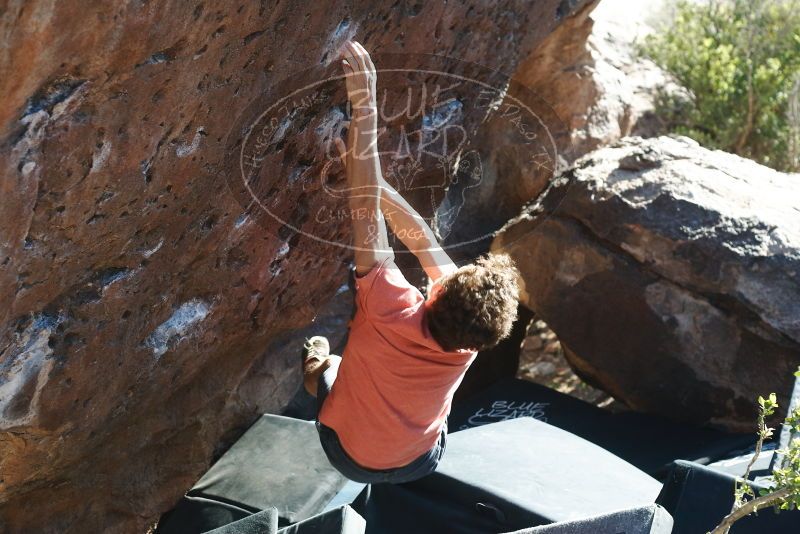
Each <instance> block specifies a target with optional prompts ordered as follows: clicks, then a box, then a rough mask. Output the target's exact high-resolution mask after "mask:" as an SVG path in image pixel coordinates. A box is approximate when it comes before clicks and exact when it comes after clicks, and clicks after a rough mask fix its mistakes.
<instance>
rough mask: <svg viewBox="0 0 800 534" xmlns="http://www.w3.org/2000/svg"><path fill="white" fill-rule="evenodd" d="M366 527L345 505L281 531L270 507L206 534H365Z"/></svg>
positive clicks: (273, 509) (358, 516)
mask: <svg viewBox="0 0 800 534" xmlns="http://www.w3.org/2000/svg"><path fill="white" fill-rule="evenodd" d="M365 527H366V523H364V518H362V517H361V516H360V515H358V513H356V511H355V510H353V509H352V508H350V507H349V506H342V507H339V508H335V509H333V510H329V511H327V512H325V513H322V514H317V515H315V516H314V517H310V518H308V519H306V520H304V521H300V522H299V523H296V524H294V525H291V526H288V527H285V528H282V529H280V530H278V511H277V510H276V509H275V508H270V509H268V510H264V511H263V512H259V513H257V514H253V515H251V516H249V517H246V518H244V519H240V520H239V521H236V522H235V523H231V524H229V525H225V526H224V527H220V528H217V529H214V530H210V531H208V532H207V533H206V534H364V528H365Z"/></svg>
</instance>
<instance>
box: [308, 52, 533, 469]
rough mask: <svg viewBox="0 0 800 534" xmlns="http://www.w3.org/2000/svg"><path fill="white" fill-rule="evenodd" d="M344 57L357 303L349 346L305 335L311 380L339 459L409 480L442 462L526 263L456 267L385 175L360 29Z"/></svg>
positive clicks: (507, 325) (486, 261) (321, 427)
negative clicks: (464, 383) (463, 391)
mask: <svg viewBox="0 0 800 534" xmlns="http://www.w3.org/2000/svg"><path fill="white" fill-rule="evenodd" d="M342 58H343V59H342V68H343V69H344V73H345V85H346V88H347V95H348V99H349V101H350V107H351V110H352V111H351V120H350V123H349V127H348V132H347V139H348V140H347V144H345V143H344V141H342V140H341V139H336V140H335V143H336V146H337V148H338V151H339V154H340V157H341V159H342V162H343V163H344V165H345V169H346V174H347V180H348V186H349V191H350V198H349V202H350V213H351V215H352V235H353V240H354V241H353V248H354V250H355V275H354V276H355V287H356V313H355V315H354V317H353V319H352V320H351V321H350V325H349V327H350V333H349V338H348V342H347V345H346V346H345V348H344V351H343V357H339V356H336V355H332V354H330V347H329V344H328V341H327V340H326V339H325V338H324V337H321V336H314V337H312V338H311V339H309V340H308V341H307V342H306V345H305V347H304V350H303V372H304V386H305V389H306V391H308V392H309V393H310V394H311V395H314V396H316V397H317V407H318V416H317V429H318V431H319V436H320V441H321V443H322V447H323V449H324V450H325V453H326V454H327V456H328V458H329V460H330V461H331V463H332V464H333V466H334V467H336V468H337V469H338V470H339V471H340V472H341V473H342V474H344V475H345V476H346V477H348V478H350V479H352V480H355V481H358V482H365V483H372V482H389V483H400V482H407V481H411V480H415V479H417V478H421V477H423V476H425V475H427V474H429V473H431V472H432V471H433V470H434V469H435V468H436V466H437V464H438V463H439V460H440V459H441V457H442V454H443V453H444V449H445V443H446V437H447V416H448V414H449V412H450V405H451V401H452V397H453V393H454V392H455V390H456V388H457V387H458V385H459V384H460V383H461V380H462V378H463V377H464V373H465V372H466V371H467V368H468V367H469V365H470V364H471V363H472V361H473V360H474V359H475V356H476V354H477V351H478V350H484V349H486V348H489V347H492V346H494V345H496V344H497V343H498V342H499V341H500V340H501V339H502V338H504V337H505V336H507V335H508V334H509V332H510V330H511V325H512V323H513V322H514V320H515V318H516V310H517V298H518V288H517V283H516V279H517V278H516V276H517V273H516V270H515V268H514V267H513V264H512V262H511V260H510V259H509V258H508V256H505V255H488V256H486V257H483V258H480V259H478V260H477V261H475V262H474V263H471V264H468V265H464V266H462V267H460V268H457V267H456V265H455V264H454V263H453V261H452V260H451V259H450V258H449V257H448V255H447V254H446V252H445V251H444V250H443V249H442V248H441V246H439V244H438V243H437V240H436V237H435V235H434V233H433V231H432V230H431V228H430V227H429V226H428V225H427V223H426V222H425V221H424V219H423V218H422V217H421V216H420V215H419V214H418V213H417V212H416V211H415V210H414V209H413V208H412V207H411V206H410V205H409V204H408V202H406V201H405V200H404V199H403V197H402V196H401V195H400V194H399V193H398V192H397V191H396V190H394V189H393V188H392V187H391V186H390V185H389V184H388V183H387V182H386V181H385V180H384V178H383V175H382V172H381V166H380V159H379V157H378V149H377V122H378V113H377V106H376V99H377V91H376V79H377V73H376V70H375V66H374V65H373V63H372V60H371V58H370V56H369V54H368V53H367V51H366V50H365V49H364V47H363V46H362V45H361V44H359V43H357V42H354V41H348V42H347V43H346V45H345V47H344V49H343V52H342ZM387 222H388V223H389V227H390V228H391V230H392V232H393V233H394V234H395V235H396V236H397V237H398V239H400V240H401V241H402V242H403V244H404V245H405V246H406V247H407V248H408V250H409V251H411V252H412V253H413V254H414V255H415V256H416V257H417V259H418V260H419V262H420V264H421V266H422V267H423V269H424V270H425V273H426V274H427V275H428V277H429V278H430V279H431V280H433V281H435V282H433V284H432V286H431V290H430V291H429V292H428V293H429V295H430V296H429V298H428V299H427V300H426V299H425V298H424V297H423V296H422V293H421V292H420V291H419V290H417V288H415V287H414V286H412V285H411V284H409V283H408V282H407V281H406V279H405V278H404V276H403V275H402V273H401V272H400V271H399V269H398V267H397V266H396V265H395V263H394V253H393V251H392V249H391V246H390V245H389V240H388V236H387V228H386V223H387Z"/></svg>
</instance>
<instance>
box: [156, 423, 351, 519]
mask: <svg viewBox="0 0 800 534" xmlns="http://www.w3.org/2000/svg"><path fill="white" fill-rule="evenodd" d="M346 482H347V479H345V478H344V477H343V476H342V475H341V474H339V472H338V471H336V469H334V468H333V467H332V466H331V465H330V463H329V461H328V459H327V457H326V456H325V452H324V451H323V450H322V447H321V445H320V443H319V436H318V434H317V430H316V428H315V426H314V423H313V422H311V421H302V420H299V419H291V418H289V417H283V416H279V415H264V416H262V417H261V418H259V419H258V421H256V423H255V424H254V425H253V426H252V427H250V428H249V429H248V430H247V432H245V434H244V435H243V436H242V437H241V438H240V439H239V440H238V441H237V442H236V443H234V444H233V446H232V447H231V448H230V449H229V450H228V451H227V452H226V453H225V454H224V455H223V456H222V457H221V458H220V459H219V460H218V461H217V462H216V463H215V464H214V465H213V466H212V467H211V469H209V470H208V471H207V472H206V473H205V475H203V477H202V478H201V479H200V480H199V481H198V482H197V484H195V485H194V487H192V489H190V490H189V491H188V492H187V493H186V496H185V497H184V498H183V499H181V501H180V502H179V503H178V505H177V506H176V507H175V508H174V509H173V510H172V511H171V512H168V513H167V514H165V515H164V516H163V517H162V519H161V521H160V522H159V526H158V533H159V534H177V533H180V534H194V533H199V532H205V531H207V530H211V529H213V528H216V527H219V526H222V525H225V524H227V523H230V522H232V521H236V520H238V519H242V518H244V517H247V516H249V515H251V514H254V513H256V512H260V511H262V510H265V509H267V508H270V507H274V508H277V510H278V519H279V524H280V525H281V526H284V525H288V524H291V523H295V522H297V521H302V520H303V519H307V518H309V517H312V516H313V515H315V514H318V513H319V512H321V511H322V510H323V509H324V508H325V506H326V505H327V504H328V503H329V502H330V501H331V499H332V498H333V497H334V496H335V495H336V494H337V493H338V492H339V490H341V489H342V488H343V487H344V485H345V483H346Z"/></svg>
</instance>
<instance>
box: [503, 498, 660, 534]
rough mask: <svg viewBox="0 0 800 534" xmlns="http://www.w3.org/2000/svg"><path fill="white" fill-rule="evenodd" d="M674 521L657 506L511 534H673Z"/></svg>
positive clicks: (553, 524)
mask: <svg viewBox="0 0 800 534" xmlns="http://www.w3.org/2000/svg"><path fill="white" fill-rule="evenodd" d="M671 532H672V517H670V515H669V514H668V513H667V511H666V510H664V509H663V508H662V507H660V506H658V505H657V504H653V505H650V506H642V507H639V508H629V509H627V510H620V511H618V512H612V513H610V514H604V515H599V516H596V517H588V518H586V519H578V520H575V521H564V522H560V523H552V524H550V525H544V526H541V527H533V528H526V529H523V530H515V531H514V532H513V533H508V534H620V533H624V534H670V533H671Z"/></svg>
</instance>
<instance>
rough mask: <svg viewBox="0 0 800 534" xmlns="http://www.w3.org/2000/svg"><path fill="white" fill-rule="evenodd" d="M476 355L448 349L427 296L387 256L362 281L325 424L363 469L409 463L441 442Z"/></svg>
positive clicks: (326, 407) (358, 281) (324, 409)
mask: <svg viewBox="0 0 800 534" xmlns="http://www.w3.org/2000/svg"><path fill="white" fill-rule="evenodd" d="M475 356H476V353H475V352H473V351H468V350H459V351H456V352H445V351H443V350H442V348H441V346H440V345H439V344H438V343H437V342H436V340H434V339H433V337H432V336H431V333H430V331H429V330H428V327H427V325H426V322H425V298H424V297H423V296H422V293H420V292H419V290H418V289H417V288H415V287H414V286H412V285H411V284H409V283H408V281H407V280H406V279H405V277H404V276H403V274H402V273H401V272H400V270H399V269H398V268H397V266H396V265H395V263H394V261H392V259H391V258H387V259H386V260H384V261H382V262H381V263H380V264H378V265H376V266H375V267H373V268H372V270H371V271H370V272H368V273H367V274H366V275H364V276H363V277H356V314H355V316H354V317H353V319H352V321H351V322H350V336H349V338H348V341H347V345H346V346H345V349H344V353H343V354H342V363H341V365H340V367H339V373H338V375H337V378H336V381H335V382H334V383H333V387H332V388H331V391H330V393H329V394H328V397H327V399H326V400H325V403H324V404H323V405H322V410H321V412H320V414H319V420H320V422H321V423H322V424H324V425H326V426H328V427H330V428H332V429H334V430H335V431H336V434H337V435H338V437H339V441H340V442H341V444H342V447H344V449H345V451H346V452H347V454H348V455H349V456H350V457H351V458H352V459H353V460H355V461H356V463H358V464H359V465H361V466H362V467H366V468H369V469H391V468H395V467H401V466H404V465H407V464H409V463H411V462H412V461H413V460H414V459H416V458H417V457H418V456H420V455H421V454H423V453H425V452H426V451H428V450H430V449H431V448H432V447H433V446H434V445H435V444H436V442H437V440H438V439H439V435H440V433H441V431H442V427H443V425H444V423H445V420H446V419H447V416H448V415H449V413H450V405H451V402H452V399H453V393H454V392H455V390H456V388H458V385H459V384H460V383H461V380H462V379H463V378H464V373H466V371H467V368H468V367H469V365H470V364H471V363H472V361H473V360H474V359H475Z"/></svg>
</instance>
